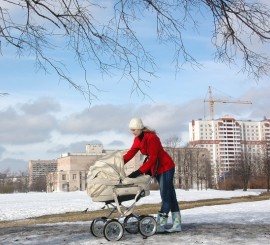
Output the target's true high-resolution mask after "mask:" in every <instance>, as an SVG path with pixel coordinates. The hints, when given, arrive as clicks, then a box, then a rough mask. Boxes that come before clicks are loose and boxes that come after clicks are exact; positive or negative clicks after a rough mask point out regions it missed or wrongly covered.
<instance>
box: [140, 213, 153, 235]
mask: <svg viewBox="0 0 270 245" xmlns="http://www.w3.org/2000/svg"><path fill="white" fill-rule="evenodd" d="M138 228H139V232H140V233H141V234H142V235H143V236H145V237H149V236H152V235H154V234H155V233H156V230H157V222H156V220H155V218H154V217H152V216H150V215H146V216H142V217H141V218H140V220H139V226H138Z"/></svg>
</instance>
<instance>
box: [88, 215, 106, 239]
mask: <svg viewBox="0 0 270 245" xmlns="http://www.w3.org/2000/svg"><path fill="white" fill-rule="evenodd" d="M106 221H107V218H105V217H101V218H97V219H94V220H93V221H92V223H91V226H90V231H91V233H92V235H93V236H95V237H103V229H104V225H105V223H106Z"/></svg>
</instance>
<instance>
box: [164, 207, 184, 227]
mask: <svg viewBox="0 0 270 245" xmlns="http://www.w3.org/2000/svg"><path fill="white" fill-rule="evenodd" d="M172 221H173V226H172V227H171V228H170V229H166V232H178V231H181V230H182V229H181V214H180V211H178V212H173V213H172Z"/></svg>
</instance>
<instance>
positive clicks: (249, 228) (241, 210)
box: [0, 190, 270, 245]
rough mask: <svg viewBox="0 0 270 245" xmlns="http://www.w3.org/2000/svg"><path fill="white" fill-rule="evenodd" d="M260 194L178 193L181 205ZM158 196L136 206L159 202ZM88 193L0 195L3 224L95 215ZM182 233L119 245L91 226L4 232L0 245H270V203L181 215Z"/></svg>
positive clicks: (135, 237) (127, 239)
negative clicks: (60, 215) (95, 232)
mask: <svg viewBox="0 0 270 245" xmlns="http://www.w3.org/2000/svg"><path fill="white" fill-rule="evenodd" d="M260 193H261V190H256V191H254V190H249V191H247V192H243V191H241V190H239V191H216V190H203V191H196V190H189V191H184V190H177V197H178V200H179V201H180V202H181V201H194V200H201V199H213V198H230V197H235V196H246V195H258V194H260ZM159 202H160V197H159V192H158V191H151V194H150V196H147V197H145V198H142V199H141V200H140V201H139V202H138V203H137V204H138V205H140V204H143V203H159ZM102 206H103V203H95V202H92V201H91V198H90V197H89V196H87V194H86V193H85V192H70V193H63V192H58V193H57V192H56V193H25V194H2V195H0V220H1V221H3V220H13V219H22V218H27V217H34V216H40V215H44V214H53V213H61V212H67V211H82V210H84V209H86V208H88V209H89V210H96V209H99V208H101V207H102ZM181 215H182V229H183V231H182V232H180V233H173V234H169V235H158V234H156V235H154V236H151V237H148V238H147V239H143V238H142V236H141V235H140V234H129V233H127V234H126V233H125V234H124V236H123V238H122V239H121V240H120V241H118V242H108V241H107V240H106V239H105V238H96V237H93V235H92V234H91V233H90V232H89V226H90V224H91V221H88V222H75V223H62V224H51V225H34V226H26V227H2V228H0V244H31V245H32V244H44V245H45V244H59V245H60V244H91V245H92V244H130V243H131V242H132V243H135V244H165V243H168V242H169V243H170V244H185V245H186V244H187V245H190V244H209V245H213V244H232V243H233V244H234V245H236V244H239V245H240V244H249V245H257V244H260V245H264V244H267V245H269V244H270V242H269V241H270V228H269V227H270V200H266V201H257V202H247V203H246V202H245V203H236V204H228V205H217V206H211V207H206V206H205V207H199V208H193V209H188V210H182V211H181Z"/></svg>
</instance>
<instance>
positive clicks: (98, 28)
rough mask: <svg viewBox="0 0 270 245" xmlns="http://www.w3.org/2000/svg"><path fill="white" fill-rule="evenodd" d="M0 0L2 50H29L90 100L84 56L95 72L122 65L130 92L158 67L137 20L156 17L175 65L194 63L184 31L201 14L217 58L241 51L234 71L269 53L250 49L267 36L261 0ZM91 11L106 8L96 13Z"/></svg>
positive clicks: (257, 66) (269, 29)
mask: <svg viewBox="0 0 270 245" xmlns="http://www.w3.org/2000/svg"><path fill="white" fill-rule="evenodd" d="M1 2H2V4H1V6H0V52H1V53H2V50H3V49H4V48H6V47H7V46H11V47H13V48H14V49H15V50H16V51H17V53H18V55H20V56H23V55H24V56H25V55H31V56H34V57H35V60H36V64H37V67H38V68H39V69H43V70H44V71H46V72H48V71H49V70H53V71H54V72H56V74H58V76H59V77H60V78H61V79H64V80H65V81H67V82H68V83H69V84H70V85H71V86H72V87H74V88H75V89H77V90H79V91H80V92H81V93H83V94H84V95H87V96H88V99H89V101H91V98H93V97H94V98H95V91H97V90H98V86H97V85H96V84H95V85H94V84H92V83H91V82H90V80H89V69H88V68H87V64H88V62H89V61H92V62H94V63H95V64H96V66H97V67H98V68H99V69H100V71H101V73H105V74H108V75H114V74H115V72H117V74H119V72H120V73H121V74H122V75H121V79H122V80H124V81H125V80H130V81H131V82H132V83H133V87H132V92H137V93H140V94H144V95H145V93H144V86H149V84H150V80H149V79H150V78H151V77H153V76H155V74H156V63H155V62H156V61H155V59H154V58H153V56H152V55H151V53H149V51H148V50H146V49H145V45H144V43H143V42H142V40H141V38H140V36H139V35H138V34H137V33H136V28H135V27H136V23H137V22H142V21H153V20H155V25H156V37H157V41H159V42H160V43H165V44H170V45H171V46H173V47H174V58H173V62H174V64H175V68H176V71H179V70H181V68H182V66H183V64H186V63H188V64H190V65H192V66H199V65H200V64H199V62H198V61H197V59H196V57H193V55H192V54H191V52H190V51H189V50H188V49H187V44H186V42H185V38H184V35H185V32H186V28H188V27H190V25H192V26H193V27H194V28H195V29H199V22H198V17H197V15H199V14H200V15H207V16H208V17H210V18H212V22H213V30H212V35H213V37H212V42H213V45H214V46H215V48H216V56H215V57H216V59H217V61H219V62H224V63H228V64H230V63H233V64H238V63H239V60H240V59H241V60H242V63H241V66H240V71H242V72H245V73H247V74H249V75H251V76H253V77H254V78H257V79H259V78H261V77H262V76H264V75H267V74H268V73H269V70H270V60H269V56H268V55H267V54H264V53H260V52H259V51H257V50H256V46H257V45H266V44H269V40H270V22H269V19H270V11H269V10H270V9H269V6H266V5H264V4H263V3H262V2H260V1H259V0H257V1H256V0H254V1H246V0H143V1H141V0H116V1H109V2H107V1H96V0H68V1H66V0H55V1H49V0H2V1H1ZM106 4H107V5H106ZM109 4H111V5H109ZM97 11H108V12H109V13H110V14H109V15H108V16H106V17H105V16H104V17H103V18H100V19H99V16H98V15H97V14H96V12H97ZM58 42H60V43H61V44H60V47H59V44H58ZM254 44H256V45H254ZM6 45H7V46H6ZM57 48H62V49H66V50H68V51H71V52H73V54H75V59H76V60H77V62H78V64H79V65H80V66H81V68H82V71H83V73H84V81H83V83H84V85H80V82H78V81H76V82H75V81H73V80H72V79H71V78H70V77H69V76H68V75H67V71H68V70H66V67H65V62H64V61H61V60H57V59H56V58H55V57H50V55H49V51H51V50H54V49H57ZM258 50H259V49H258Z"/></svg>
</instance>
